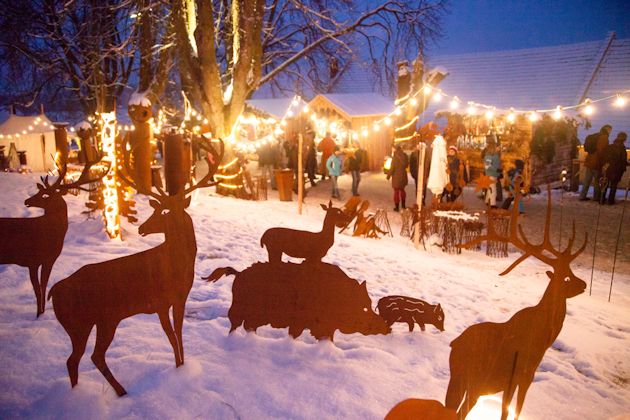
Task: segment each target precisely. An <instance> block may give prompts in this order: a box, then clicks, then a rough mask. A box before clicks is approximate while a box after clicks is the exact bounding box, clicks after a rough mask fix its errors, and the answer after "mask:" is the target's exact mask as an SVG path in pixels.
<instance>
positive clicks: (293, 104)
mask: <svg viewBox="0 0 630 420" xmlns="http://www.w3.org/2000/svg"><path fill="white" fill-rule="evenodd" d="M299 104H300V98H299V97H297V96H296V97H295V98H293V100H292V101H291V106H298V105H299Z"/></svg>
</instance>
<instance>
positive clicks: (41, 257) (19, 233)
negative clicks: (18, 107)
mask: <svg viewBox="0 0 630 420" xmlns="http://www.w3.org/2000/svg"><path fill="white" fill-rule="evenodd" d="M95 163H96V162H91V163H87V164H86V165H85V167H84V168H83V172H82V173H81V175H80V176H79V178H78V179H77V180H76V181H74V182H71V183H67V184H66V183H64V178H65V176H66V166H65V165H64V166H63V167H62V168H60V170H59V177H58V178H57V180H56V181H55V182H54V183H52V185H51V184H50V183H49V182H48V176H46V177H41V178H40V179H41V183H38V184H37V190H38V191H37V194H35V195H33V196H31V197H29V198H28V199H26V201H24V204H25V205H26V206H27V207H38V208H41V209H44V215H43V216H39V217H21V218H0V238H2V240H0V264H17V265H20V266H22V267H28V270H29V275H30V277H31V283H32V284H33V291H34V292H35V298H36V299H37V317H39V316H40V315H41V314H43V313H44V310H45V309H46V285H47V284H48V278H49V277H50V272H51V271H52V268H53V265H54V264H55V261H57V258H58V257H59V254H61V250H62V249H63V242H64V239H65V237H66V232H67V231H68V206H67V205H66V202H65V200H64V199H63V196H64V195H65V194H66V193H67V192H68V190H70V189H82V190H85V189H84V188H81V185H85V184H89V183H92V182H95V181H98V180H99V179H100V178H102V177H103V176H104V175H105V174H106V173H107V171H108V170H109V168H107V170H105V171H103V173H102V174H101V175H100V176H98V177H96V178H90V176H89V175H90V168H91V167H92V166H93V165H94V164H95ZM40 267H41V275H40V273H39V271H40Z"/></svg>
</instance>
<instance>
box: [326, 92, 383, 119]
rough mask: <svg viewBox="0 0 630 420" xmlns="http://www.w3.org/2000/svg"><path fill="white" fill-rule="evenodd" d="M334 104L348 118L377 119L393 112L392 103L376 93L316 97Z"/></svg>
mask: <svg viewBox="0 0 630 420" xmlns="http://www.w3.org/2000/svg"><path fill="white" fill-rule="evenodd" d="M318 97H324V98H326V100H328V101H329V102H331V103H332V104H334V105H335V106H336V107H337V108H339V110H340V111H342V112H343V113H344V114H345V115H346V116H347V117H349V118H358V117H377V116H382V115H386V114H389V113H390V112H392V111H393V110H394V102H393V101H392V100H391V99H389V98H386V97H384V96H383V95H379V94H378V93H326V94H322V95H317V96H316V97H315V98H313V101H315V99H317V98H318Z"/></svg>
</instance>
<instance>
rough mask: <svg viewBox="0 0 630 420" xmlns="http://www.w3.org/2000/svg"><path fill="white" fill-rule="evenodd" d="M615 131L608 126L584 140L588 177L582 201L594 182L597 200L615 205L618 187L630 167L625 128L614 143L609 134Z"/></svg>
mask: <svg viewBox="0 0 630 420" xmlns="http://www.w3.org/2000/svg"><path fill="white" fill-rule="evenodd" d="M611 132H612V127H611V126H610V125H608V124H607V125H605V126H603V127H602V128H601V130H599V133H595V134H591V135H589V136H588V137H586V139H585V140H584V151H585V152H586V158H585V160H584V169H585V171H584V180H583V182H582V191H581V192H580V200H581V201H586V200H589V198H588V197H587V195H588V191H589V188H590V187H591V184H592V185H593V200H595V201H597V202H599V203H600V204H615V195H616V194H617V186H618V185H619V181H621V177H622V176H623V173H624V172H625V171H626V167H627V166H628V158H627V154H626V146H625V144H624V143H625V141H626V139H627V138H628V135H627V134H626V133H624V132H623V131H621V132H619V133H617V137H616V138H615V140H614V141H613V143H612V144H609V136H610V133H611Z"/></svg>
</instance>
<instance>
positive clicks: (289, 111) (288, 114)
mask: <svg viewBox="0 0 630 420" xmlns="http://www.w3.org/2000/svg"><path fill="white" fill-rule="evenodd" d="M292 116H293V111H291V110H288V111H287V117H289V118H290V117H292Z"/></svg>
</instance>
